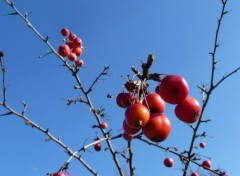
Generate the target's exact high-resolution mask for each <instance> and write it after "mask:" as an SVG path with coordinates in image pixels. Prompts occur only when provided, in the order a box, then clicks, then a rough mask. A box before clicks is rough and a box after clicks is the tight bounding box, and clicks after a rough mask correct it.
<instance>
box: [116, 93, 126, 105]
mask: <svg viewBox="0 0 240 176" xmlns="http://www.w3.org/2000/svg"><path fill="white" fill-rule="evenodd" d="M124 94H125V93H124V92H121V93H119V94H118V95H117V97H116V103H117V105H118V106H119V107H121V108H125V106H123V105H122V97H123V96H124Z"/></svg>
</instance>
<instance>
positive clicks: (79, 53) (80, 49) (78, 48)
mask: <svg viewBox="0 0 240 176" xmlns="http://www.w3.org/2000/svg"><path fill="white" fill-rule="evenodd" d="M72 52H73V53H75V54H76V55H77V56H81V55H82V52H83V49H82V47H79V46H78V47H75V48H73V49H72Z"/></svg>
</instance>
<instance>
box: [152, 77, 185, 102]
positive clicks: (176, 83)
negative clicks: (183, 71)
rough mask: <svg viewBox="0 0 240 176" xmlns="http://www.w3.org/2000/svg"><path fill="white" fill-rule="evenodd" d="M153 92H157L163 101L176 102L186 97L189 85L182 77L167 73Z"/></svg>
mask: <svg viewBox="0 0 240 176" xmlns="http://www.w3.org/2000/svg"><path fill="white" fill-rule="evenodd" d="M155 92H156V93H158V94H159V95H160V96H161V98H162V99H163V100H164V101H166V102H168V103H170V104H178V103H179V102H181V101H182V100H183V99H184V98H186V97H187V95H188V92H189V87H188V84H187V81H186V80H185V79H184V78H183V77H181V76H178V75H167V76H165V77H164V78H163V79H162V81H161V83H160V84H159V85H158V86H157V87H156V88H155Z"/></svg>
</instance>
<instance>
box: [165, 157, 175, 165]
mask: <svg viewBox="0 0 240 176" xmlns="http://www.w3.org/2000/svg"><path fill="white" fill-rule="evenodd" d="M163 163H164V165H165V166H166V167H173V165H174V160H173V159H172V158H165V159H164V161H163Z"/></svg>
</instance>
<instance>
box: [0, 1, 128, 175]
mask: <svg viewBox="0 0 240 176" xmlns="http://www.w3.org/2000/svg"><path fill="white" fill-rule="evenodd" d="M4 2H6V3H7V4H8V5H9V6H10V7H11V8H12V9H13V10H14V15H18V16H20V17H21V18H22V19H23V20H24V21H25V22H26V24H27V25H28V27H29V28H30V29H31V30H32V31H33V32H34V33H35V34H36V35H37V36H38V37H39V38H40V39H41V40H42V41H43V42H44V43H45V44H46V45H47V46H48V47H49V48H50V49H51V51H52V52H51V51H49V52H50V53H54V54H55V55H56V56H58V58H59V59H60V60H61V61H62V62H63V64H64V66H65V67H67V68H68V69H69V70H70V71H71V72H72V75H73V77H74V78H75V80H76V82H77V84H78V87H79V89H80V90H81V91H82V93H83V94H84V96H85V98H86V103H87V104H88V106H89V107H90V109H91V110H92V112H93V115H94V116H95V118H96V120H97V123H98V125H100V123H101V116H100V114H98V113H97V111H96V110H95V108H94V106H93V104H92V102H91V100H90V97H89V92H90V91H91V88H92V87H93V86H94V85H95V84H96V83H97V82H98V80H99V77H98V78H97V79H96V80H95V81H94V83H93V84H92V86H90V88H89V90H88V91H86V90H85V89H84V87H83V85H82V83H81V80H80V77H79V76H78V74H77V73H78V71H79V69H78V68H76V67H72V66H70V65H69V64H68V63H67V62H66V60H65V59H64V58H63V57H61V56H60V55H59V54H58V52H57V51H56V50H55V49H54V48H53V46H52V45H51V44H50V42H49V40H48V39H49V38H48V37H46V38H44V37H43V36H42V35H41V34H40V33H39V32H38V31H37V29H36V28H35V27H34V26H33V25H32V24H31V22H30V21H29V19H28V15H27V16H26V15H23V14H22V13H21V12H20V11H19V10H18V9H17V8H16V6H15V5H14V2H9V1H8V0H4ZM104 70H105V71H107V70H108V67H105V68H104ZM102 75H105V72H103V73H102V74H101V76H102ZM100 131H101V132H102V134H103V136H104V137H105V138H107V140H106V143H107V145H108V148H109V151H110V153H111V155H112V157H113V160H114V163H115V165H116V167H117V169H118V172H119V174H120V176H124V172H123V171H122V169H121V166H120V164H119V162H118V159H117V156H116V152H115V151H114V149H113V147H112V144H111V141H110V139H109V134H108V133H106V132H105V131H104V130H103V129H101V128H100Z"/></svg>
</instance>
